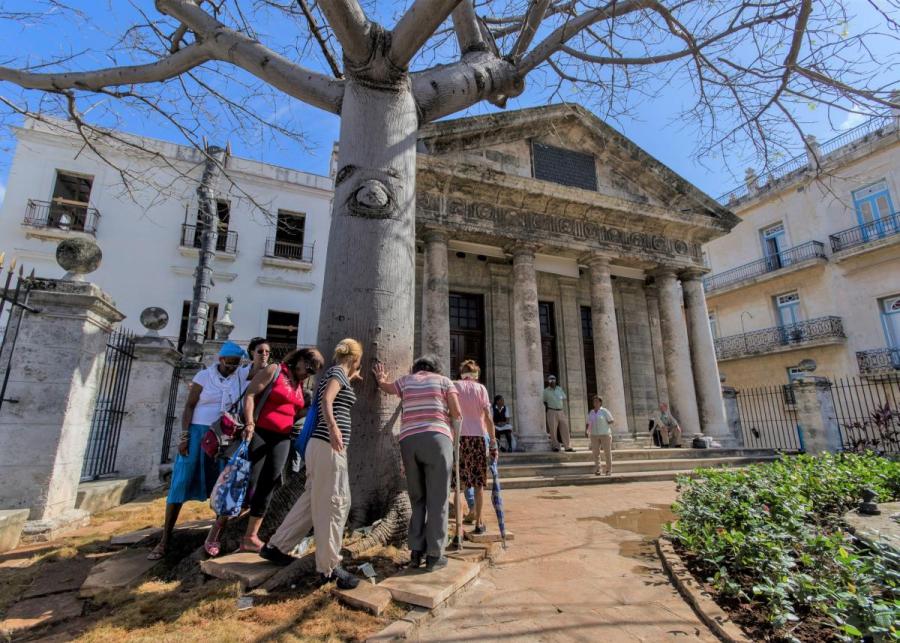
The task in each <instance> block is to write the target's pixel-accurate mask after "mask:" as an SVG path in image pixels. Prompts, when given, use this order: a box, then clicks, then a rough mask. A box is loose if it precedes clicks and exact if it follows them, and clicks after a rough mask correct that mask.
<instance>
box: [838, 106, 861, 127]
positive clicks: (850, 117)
mask: <svg viewBox="0 0 900 643" xmlns="http://www.w3.org/2000/svg"><path fill="white" fill-rule="evenodd" d="M851 109H854V110H860V109H861V108H860V107H859V105H853V107H852V108H851ZM867 118H868V116H866V115H865V114H860V113H859V112H858V111H854V112H847V116H846V118H844V122H843V123H841V124H840V125H838V129H839V130H841V131H844V130H848V129H853V128H854V127H856V126H857V125H862V124H863V123H864V122H865V121H866V119H867Z"/></svg>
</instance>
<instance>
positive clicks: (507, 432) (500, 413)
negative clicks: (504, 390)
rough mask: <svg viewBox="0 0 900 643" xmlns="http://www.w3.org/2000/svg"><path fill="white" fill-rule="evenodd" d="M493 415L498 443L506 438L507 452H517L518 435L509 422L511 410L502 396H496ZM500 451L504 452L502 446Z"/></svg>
mask: <svg viewBox="0 0 900 643" xmlns="http://www.w3.org/2000/svg"><path fill="white" fill-rule="evenodd" d="M492 415H493V418H492V419H493V420H494V432H495V433H496V434H497V442H498V443H499V442H500V438H504V439H505V440H506V451H515V450H516V434H515V431H514V430H513V425H512V424H511V423H510V421H509V416H510V413H509V409H508V408H507V407H506V401H505V400H504V399H503V396H502V395H495V396H494V406H493V413H492ZM500 450H501V451H503V450H504V449H503V447H502V446H501V447H500Z"/></svg>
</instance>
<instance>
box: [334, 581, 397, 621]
mask: <svg viewBox="0 0 900 643" xmlns="http://www.w3.org/2000/svg"><path fill="white" fill-rule="evenodd" d="M331 593H332V594H333V595H334V596H336V597H337V598H338V600H340V601H341V602H342V603H346V604H347V605H349V606H350V607H355V608H357V609H362V610H365V611H367V612H369V613H370V614H374V615H375V616H380V615H381V613H382V612H383V611H384V610H386V609H387V607H388V605H390V604H391V593H390V591H388V590H387V589H386V588H384V587H379V586H378V585H373V584H372V583H367V582H362V583H360V584H359V585H357V586H356V588H355V589H338V588H337V587H335V588H334V589H332V590H331Z"/></svg>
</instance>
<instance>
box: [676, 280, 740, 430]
mask: <svg viewBox="0 0 900 643" xmlns="http://www.w3.org/2000/svg"><path fill="white" fill-rule="evenodd" d="M700 274H701V273H699V272H696V271H688V272H686V273H685V274H683V275H682V278H681V287H682V289H683V290H684V309H685V313H686V317H687V329H688V347H689V348H690V353H691V367H692V368H693V372H694V387H695V389H696V393H697V410H698V412H699V414H700V430H701V431H702V432H703V434H704V435H708V436H711V437H713V438H715V439H716V440H719V441H720V442H721V441H722V440H726V439H728V438H730V437H731V436H730V434H729V432H728V428H727V427H726V425H725V408H724V405H723V402H722V384H721V381H720V380H719V365H718V363H717V362H716V347H715V344H714V343H713V338H712V331H711V330H710V328H709V310H708V309H707V307H706V294H705V293H704V292H703V282H702V281H700ZM676 417H677V416H676Z"/></svg>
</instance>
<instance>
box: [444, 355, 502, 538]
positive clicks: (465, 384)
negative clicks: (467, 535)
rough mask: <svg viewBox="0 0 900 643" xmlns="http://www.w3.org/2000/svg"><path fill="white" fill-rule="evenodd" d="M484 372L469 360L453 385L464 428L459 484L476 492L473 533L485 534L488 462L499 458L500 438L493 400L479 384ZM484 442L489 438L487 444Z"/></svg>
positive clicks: (455, 481) (462, 366) (460, 439)
mask: <svg viewBox="0 0 900 643" xmlns="http://www.w3.org/2000/svg"><path fill="white" fill-rule="evenodd" d="M480 374H481V368H480V367H479V366H478V363H477V362H476V361H475V360H471V359H469V360H466V361H464V362H463V363H462V364H460V366H459V377H460V379H459V380H458V381H456V382H454V383H453V386H454V387H455V388H456V392H457V395H458V396H459V409H460V411H461V413H462V425H461V428H460V438H459V478H460V479H459V480H456V479H455V476H454V480H453V484H452V485H451V486H453V487H454V488H456V485H459V484H461V485H462V488H463V489H468V488H469V487H471V488H473V489H474V490H475V528H474V531H473V533H475V534H483V533H484V532H485V531H486V528H485V525H484V522H483V521H482V520H481V513H482V509H483V508H484V487H485V485H486V484H487V472H488V466H489V464H488V462H489V460H488V458H490V459H491V460H493V459H494V458H496V457H497V436H496V434H495V433H494V421H493V413H492V409H491V400H490V397H488V392H487V389H486V388H484V386H483V385H482V384H480V383H479V382H478V377H479V375H480ZM485 438H488V439H487V440H486V439H485Z"/></svg>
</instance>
